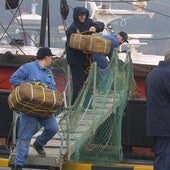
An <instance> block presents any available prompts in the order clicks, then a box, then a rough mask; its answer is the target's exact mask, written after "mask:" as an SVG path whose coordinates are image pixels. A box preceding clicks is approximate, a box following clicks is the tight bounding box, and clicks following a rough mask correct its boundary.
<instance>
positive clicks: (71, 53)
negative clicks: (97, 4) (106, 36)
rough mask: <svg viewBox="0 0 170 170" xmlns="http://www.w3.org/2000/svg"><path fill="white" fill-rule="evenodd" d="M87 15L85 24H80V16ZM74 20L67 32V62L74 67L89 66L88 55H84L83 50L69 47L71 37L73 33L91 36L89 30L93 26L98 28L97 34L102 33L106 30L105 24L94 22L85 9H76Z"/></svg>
mask: <svg viewBox="0 0 170 170" xmlns="http://www.w3.org/2000/svg"><path fill="white" fill-rule="evenodd" d="M80 13H86V20H85V22H84V23H80V22H79V20H78V14H80ZM73 20H74V22H73V23H72V24H71V26H70V27H69V28H68V29H67V31H66V36H67V42H66V53H67V61H68V64H72V65H77V64H78V65H79V64H82V65H88V64H89V60H88V59H87V54H85V53H83V52H82V51H81V50H77V49H73V48H71V47H70V46H69V42H70V36H71V34H73V33H78V32H80V33H83V32H84V33H83V34H89V32H88V30H89V28H90V27H91V26H94V27H95V28H96V32H101V31H103V30H104V24H103V23H102V22H93V20H92V19H90V18H89V10H88V9H86V8H85V7H76V8H74V11H73Z"/></svg>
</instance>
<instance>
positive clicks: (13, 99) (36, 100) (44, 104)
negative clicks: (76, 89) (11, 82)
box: [8, 83, 62, 118]
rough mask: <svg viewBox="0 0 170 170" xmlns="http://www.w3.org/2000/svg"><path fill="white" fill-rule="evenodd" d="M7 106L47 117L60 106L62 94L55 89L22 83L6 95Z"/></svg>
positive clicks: (36, 115)
mask: <svg viewBox="0 0 170 170" xmlns="http://www.w3.org/2000/svg"><path fill="white" fill-rule="evenodd" d="M8 104H9V107H10V108H11V109H13V110H15V111H18V112H23V113H24V114H26V115H29V116H34V117H41V118H48V117H50V116H51V115H52V114H53V113H55V112H56V111H57V109H58V108H59V107H60V106H62V95H61V93H60V92H59V91H57V90H51V89H48V88H46V87H43V86H40V85H36V84H31V83H23V84H21V85H20V86H17V87H16V88H15V89H14V90H13V91H12V92H11V93H10V95H9V96H8Z"/></svg>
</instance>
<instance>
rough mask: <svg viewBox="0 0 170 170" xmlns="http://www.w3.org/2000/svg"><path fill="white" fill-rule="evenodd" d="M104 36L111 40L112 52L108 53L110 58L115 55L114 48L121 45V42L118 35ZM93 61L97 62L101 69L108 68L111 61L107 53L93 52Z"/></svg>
mask: <svg viewBox="0 0 170 170" xmlns="http://www.w3.org/2000/svg"><path fill="white" fill-rule="evenodd" d="M103 37H104V38H106V39H109V40H111V49H110V54H109V55H108V57H109V58H111V57H112V55H113V50H114V48H116V47H118V46H119V42H118V39H117V36H116V35H113V34H110V35H103ZM93 61H94V62H97V65H98V66H99V68H100V69H106V68H107V67H108V66H109V61H108V60H107V59H106V55H105V54H99V53H94V54H93Z"/></svg>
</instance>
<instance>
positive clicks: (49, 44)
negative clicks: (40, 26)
mask: <svg viewBox="0 0 170 170" xmlns="http://www.w3.org/2000/svg"><path fill="white" fill-rule="evenodd" d="M47 15H48V47H50V46H51V43H50V6H49V0H48V12H47Z"/></svg>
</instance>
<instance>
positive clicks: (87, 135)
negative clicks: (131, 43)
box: [60, 49, 134, 163]
mask: <svg viewBox="0 0 170 170" xmlns="http://www.w3.org/2000/svg"><path fill="white" fill-rule="evenodd" d="M133 86H134V79H133V71H132V61H131V57H130V53H128V54H127V56H126V60H125V61H124V62H121V61H120V60H119V59H118V53H117V49H116V50H115V51H114V53H113V57H112V60H111V62H110V65H109V67H108V68H107V69H105V70H100V69H99V68H98V67H97V66H96V64H93V66H92V68H91V71H90V74H89V76H88V78H87V81H86V84H85V85H84V87H83V88H82V90H81V92H80V94H79V96H78V98H77V100H76V102H75V104H74V105H73V106H72V107H70V108H69V109H68V110H67V111H65V114H64V116H63V119H62V120H61V122H60V125H61V128H62V129H63V130H64V132H65V135H66V143H67V148H68V156H69V159H70V160H72V161H83V162H92V163H114V162H118V161H120V160H121V159H122V146H121V127H122V118H123V115H124V109H125V106H126V103H127V99H128V96H129V95H130V92H131V89H132V87H133Z"/></svg>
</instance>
